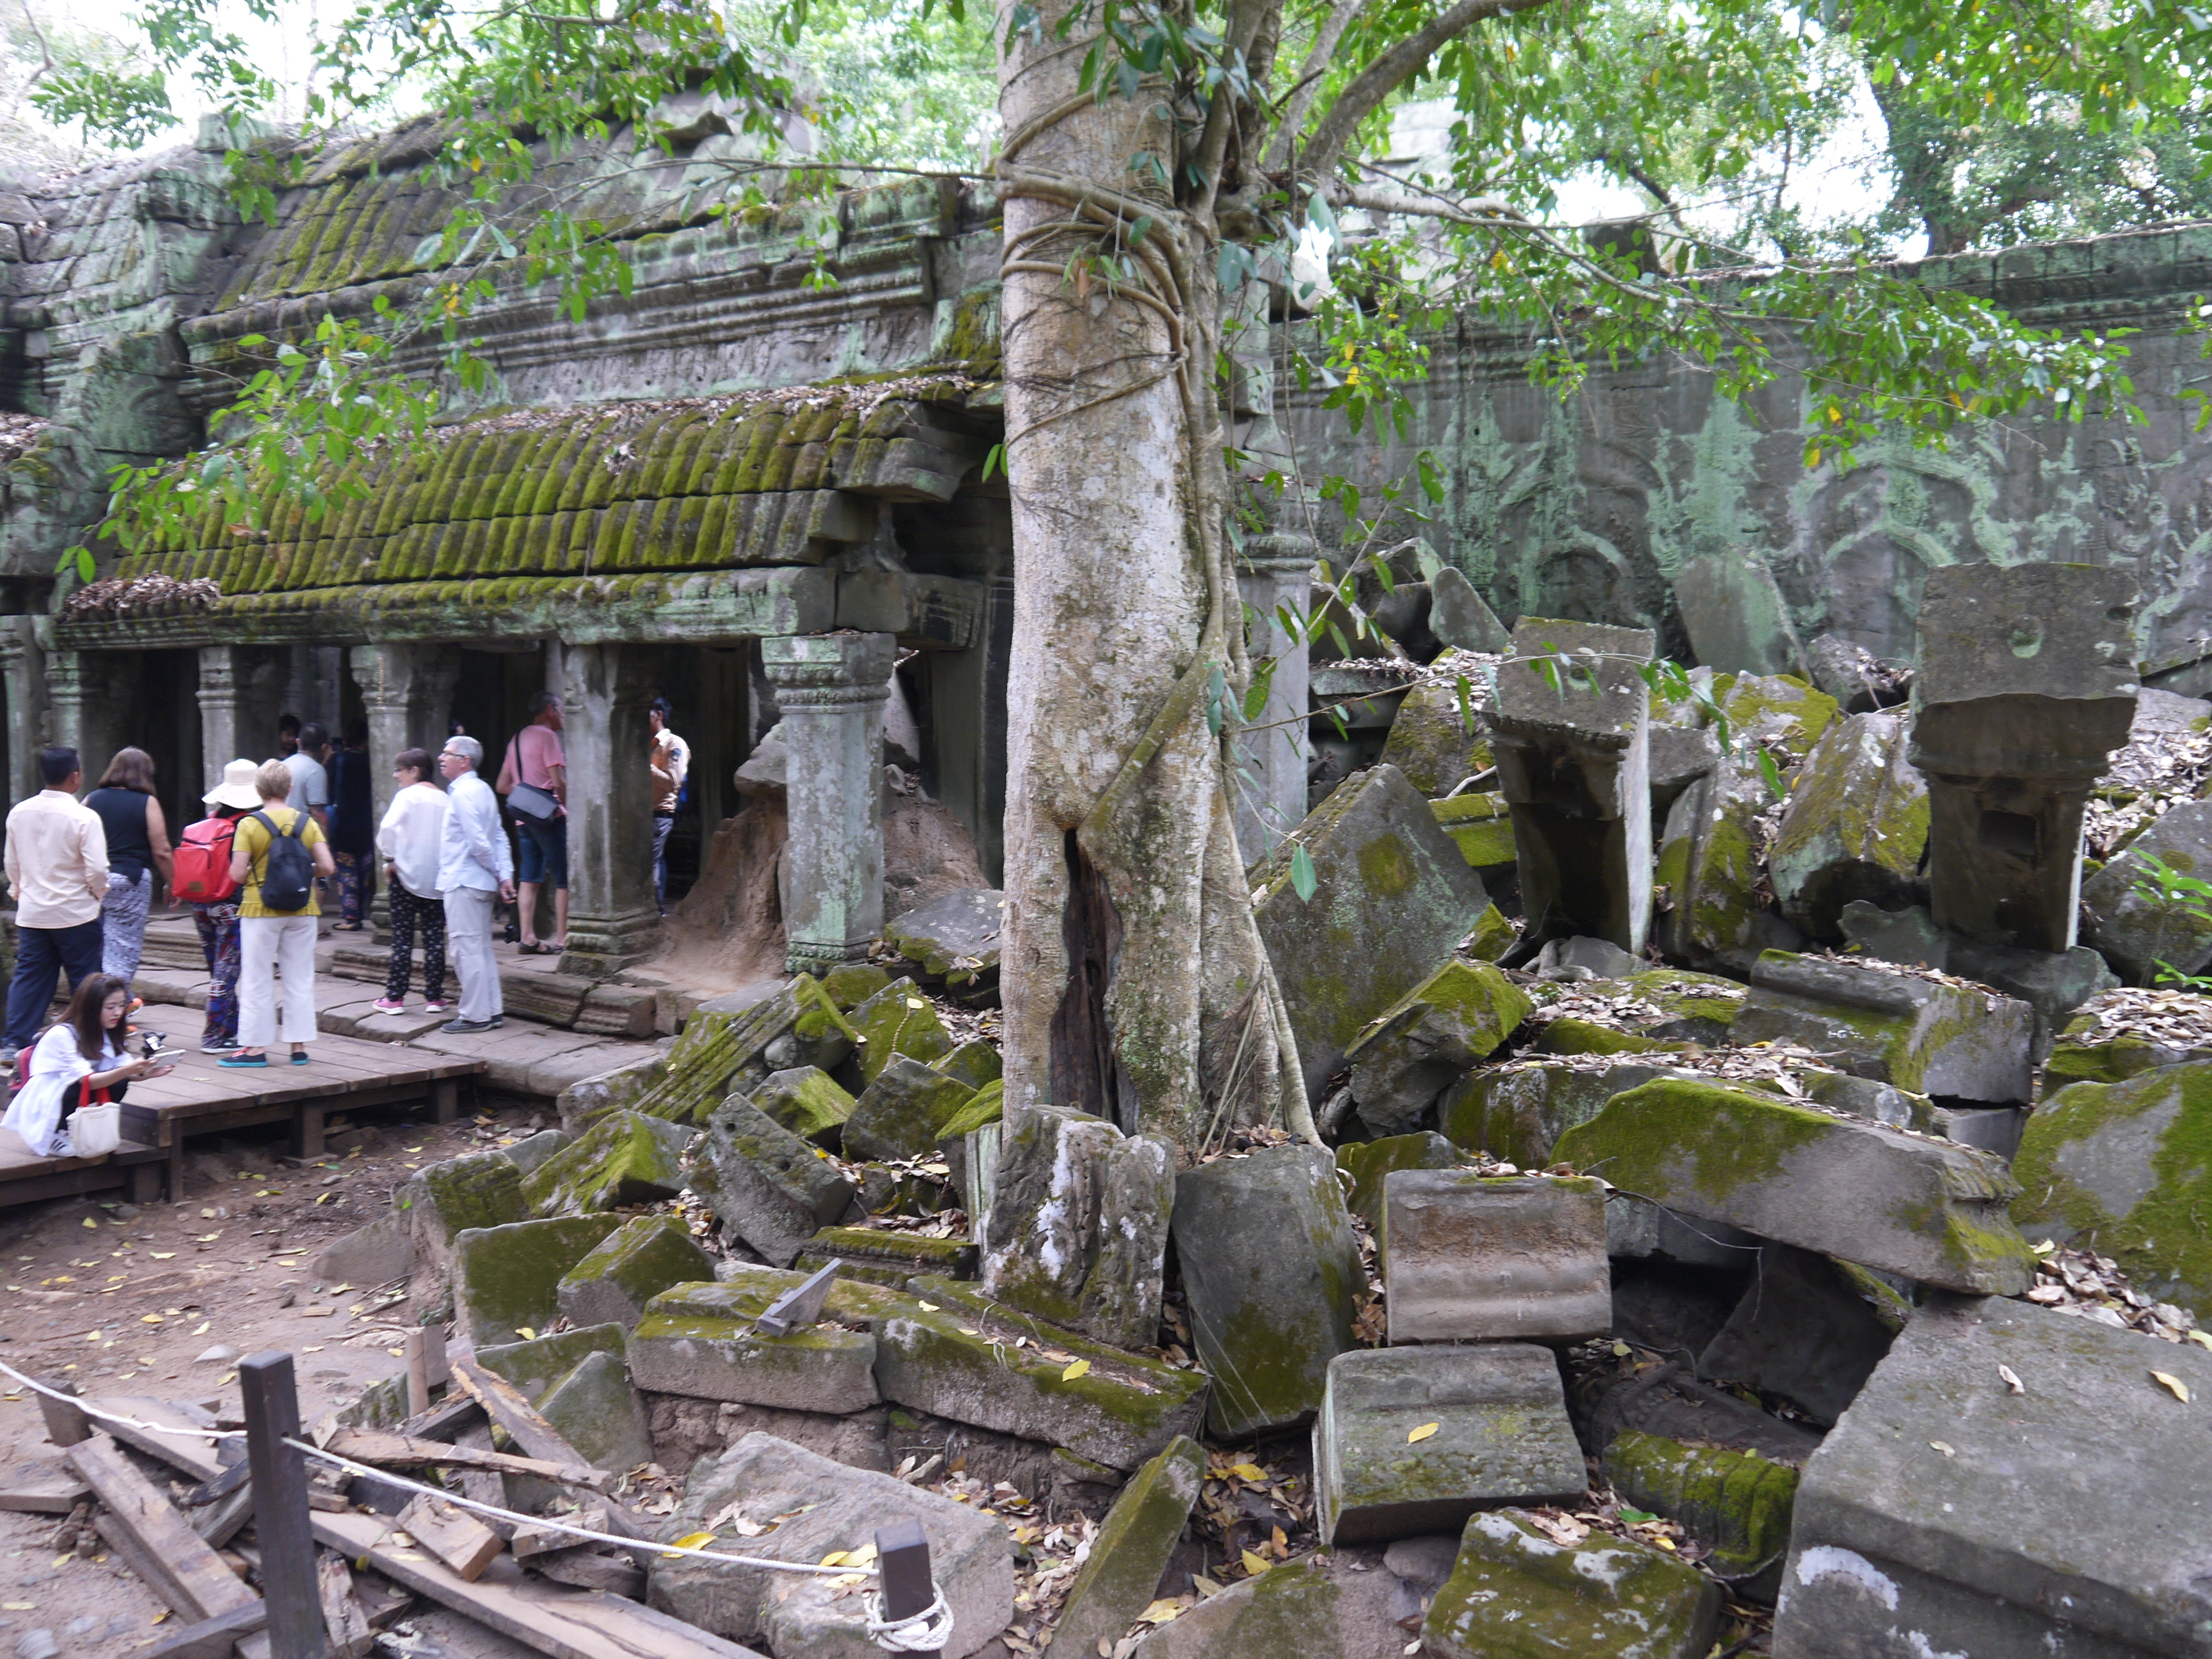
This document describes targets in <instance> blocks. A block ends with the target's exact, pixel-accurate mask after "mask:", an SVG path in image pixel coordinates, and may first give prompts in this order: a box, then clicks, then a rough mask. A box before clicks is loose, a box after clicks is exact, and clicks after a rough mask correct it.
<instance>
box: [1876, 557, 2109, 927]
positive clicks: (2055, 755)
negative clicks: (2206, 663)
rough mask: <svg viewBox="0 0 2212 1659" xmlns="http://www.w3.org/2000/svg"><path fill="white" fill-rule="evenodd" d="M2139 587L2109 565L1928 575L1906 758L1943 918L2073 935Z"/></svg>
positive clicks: (1966, 568) (1962, 568)
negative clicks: (1925, 813) (2089, 819)
mask: <svg viewBox="0 0 2212 1659" xmlns="http://www.w3.org/2000/svg"><path fill="white" fill-rule="evenodd" d="M2140 598H2141V596H2140V594H2139V593H2138V592H2137V589H2136V579H2135V578H2134V576H2132V575H2131V574H2129V573H2128V572H2127V571H2125V570H2123V569H2119V568H2114V567H2109V566H2093V565H2079V564H2044V563H2030V564H2018V565H2009V566H2007V565H1995V564H1958V565H1946V566H1943V567H1941V568H1937V569H1934V570H1930V571H1929V573H1928V577H1927V582H1926V585H1925V586H1924V588H1923V592H1922V595H1921V602H1920V652H1919V659H1918V664H1917V668H1916V670H1915V673H1914V679H1913V689H1912V702H1913V711H1914V713H1913V722H1912V744H1911V762H1912V764H1913V765H1914V766H1916V767H1917V768H1918V769H1919V770H1920V773H1921V775H1923V777H1925V778H1926V779H1927V781H1928V791H1929V830H1928V891H1929V907H1928V908H1929V913H1930V914H1931V915H1933V916H1934V917H1935V919H1936V926H1937V927H1942V928H1946V929H1948V930H1949V931H1951V932H1954V933H1964V934H1966V936H1967V937H1969V938H1971V939H1980V940H1982V941H1984V943H1986V944H1990V945H2010V946H2014V947H2016V948H2020V949H2025V950H2031V951H2064V950H2067V949H2068V948H2069V947H2070V946H2071V945H2073V944H2074V943H2075V925H2076V922H2077V920H2078V918H2079V915H2080V911H2081V898H2082V896H2083V894H2082V890H2081V824H2082V815H2083V812H2084V810H2085V809H2086V807H2087V804H2088V799H2089V794H2090V792H2091V791H2092V790H2093V789H2094V788H2095V787H2096V786H2097V781H2098V780H2099V779H2100V778H2101V777H2102V776H2103V775H2104V774H2105V771H2106V766H2107V764H2108V763H2109V761H2110V758H2111V755H2112V750H2115V749H2118V748H2120V747H2121V746H2122V745H2123V744H2125V743H2126V742H2127V738H2128V731H2129V728H2130V726H2131V725H2132V723H2133V721H2134V718H2135V709H2136V641H2135V634H2134V623H2135V616H2136V606H2137V605H2138V604H2139V602H2140ZM2092 902H2094V901H2092Z"/></svg>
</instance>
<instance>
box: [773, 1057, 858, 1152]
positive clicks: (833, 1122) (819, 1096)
mask: <svg viewBox="0 0 2212 1659" xmlns="http://www.w3.org/2000/svg"><path fill="white" fill-rule="evenodd" d="M750 1098H751V1100H752V1103H753V1104H754V1105H756V1106H757V1107H759V1108H760V1109H761V1110H763V1112H766V1113H767V1114H768V1115H769V1116H770V1117H772V1118H774V1119H775V1121H777V1122H778V1123H781V1125H783V1127H785V1128H787V1129H788V1130H790V1131H791V1132H792V1133H793V1134H795V1135H798V1136H799V1137H801V1138H802V1139H806V1140H811V1141H812V1142H814V1144H815V1145H816V1146H836V1144H838V1139H839V1137H840V1136H842V1134H843V1133H844V1130H845V1120H846V1119H847V1118H848V1117H850V1116H852V1115H853V1097H852V1096H850V1095H848V1094H847V1093H846V1092H845V1091H844V1090H843V1089H842V1088H841V1087H840V1086H839V1085H838V1083H837V1079H835V1078H833V1077H831V1076H830V1075H829V1073H827V1072H825V1071H823V1069H822V1068H821V1067H820V1066H793V1067H792V1068H791V1069H790V1070H789V1071H787V1072H771V1073H769V1076H768V1081H766V1082H765V1083H763V1084H762V1085H760V1086H759V1087H758V1088H757V1089H756V1090H754V1091H752V1094H751V1096H750Z"/></svg>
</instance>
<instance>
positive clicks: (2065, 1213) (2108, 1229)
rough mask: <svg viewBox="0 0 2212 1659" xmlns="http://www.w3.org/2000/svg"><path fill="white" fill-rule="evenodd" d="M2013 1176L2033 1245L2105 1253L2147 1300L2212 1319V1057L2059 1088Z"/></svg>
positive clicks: (2033, 1127)
mask: <svg viewBox="0 0 2212 1659" xmlns="http://www.w3.org/2000/svg"><path fill="white" fill-rule="evenodd" d="M2013 1170H2014V1172H2015V1174H2016V1175H2017V1176H2019V1177H2020V1182H2021V1187H2022V1188H2023V1189H2024V1191H2023V1194H2022V1196H2021V1199H2020V1200H2019V1201H2018V1202H2017V1203H2016V1204H2015V1205H2014V1206H2013V1213H2014V1215H2015V1217H2016V1218H2018V1219H2019V1221H2020V1224H2021V1231H2024V1232H2025V1233H2026V1234H2027V1236H2028V1237H2030V1238H2039V1239H2043V1238H2047V1239H2056V1240H2057V1241H2059V1242H2061V1243H2079V1244H2081V1245H2082V1246H2084V1247H2085V1248H2087V1249H2094V1250H2097V1251H2099V1252H2100V1253H2101V1254H2103V1255H2109V1256H2111V1257H2112V1259H2113V1260H2115V1261H2118V1263H2119V1264H2120V1266H2121V1267H2124V1268H2125V1269H2126V1270H2127V1272H2128V1274H2129V1276H2130V1278H2131V1279H2133V1280H2134V1281H2135V1284H2136V1287H2137V1288H2138V1289H2139V1290H2141V1291H2142V1292H2143V1293H2144V1294H2145V1295H2147V1296H2151V1297H2157V1298H2159V1299H2160V1300H2165V1301H2172V1302H2178V1303H2179V1304H2182V1305H2183V1306H2184V1307H2186V1308H2189V1309H2191V1310H2194V1311H2196V1312H2197V1313H2199V1314H2200V1315H2202V1314H2212V1231H2208V1229H2207V1226H2206V1218H2207V1217H2208V1216H2212V1060H2199V1061H2196V1062H2193V1063H2191V1064H2190V1065H2186V1066H2165V1067H2161V1068H2160V1069H2159V1070H2157V1071H2152V1072H2145V1073H2142V1074H2140V1075H2139V1076H2136V1077H2132V1078H2129V1079H2126V1080H2125V1081H2124V1082H2119V1083H2112V1084H2100V1083H2076V1084H2072V1085H2069V1086H2068V1087H2066V1088H2063V1089H2061V1090H2059V1091H2058V1092H2057V1094H2055V1095H2052V1096H2051V1097H2049V1098H2048V1099H2046V1100H2045V1102H2044V1103H2043V1104H2042V1106H2041V1107H2039V1109H2037V1110H2036V1112H2035V1113H2034V1115H2033V1116H2031V1117H2030V1118H2029V1119H2028V1120H2027V1130H2026V1132H2025V1133H2023V1134H2022V1135H2021V1145H2020V1152H2019V1155H2018V1156H2017V1157H2016V1158H2015V1159H2014V1160H2013Z"/></svg>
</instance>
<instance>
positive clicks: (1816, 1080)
mask: <svg viewBox="0 0 2212 1659" xmlns="http://www.w3.org/2000/svg"><path fill="white" fill-rule="evenodd" d="M1796 1079H1797V1086H1798V1087H1799V1088H1801V1089H1802V1090H1803V1091H1804V1092H1805V1098H1806V1099H1808V1100H1809V1101H1811V1102H1813V1103H1814V1104H1815V1105H1816V1106H1829V1107H1832V1108H1834V1109H1836V1110H1837V1111H1839V1112H1850V1113H1854V1114H1856V1115H1858V1116H1860V1117H1870V1118H1872V1119H1873V1120H1874V1121H1875V1122H1877V1123H1887V1124H1888V1125H1890V1126H1891V1127H1893V1128H1898V1129H1917V1130H1919V1131H1920V1133H1923V1134H1924V1135H1934V1134H1942V1133H1943V1130H1942V1123H1941V1121H1940V1115H1939V1112H1938V1109H1937V1108H1936V1104H1935V1103H1934V1102H1933V1101H1931V1100H1929V1098H1928V1097H1927V1096H1925V1095H1917V1094H1913V1093H1911V1092H1910V1091H1906V1090H1904V1089H1900V1088H1899V1087H1898V1086H1897V1085H1895V1084H1892V1083H1879V1082H1876V1081H1875V1079H1872V1078H1869V1077H1853V1076H1851V1075H1850V1073H1848V1072H1829V1071H1820V1070H1806V1071H1802V1072H1799V1073H1796ZM1945 1139H1952V1137H1949V1136H1946V1137H1945Z"/></svg>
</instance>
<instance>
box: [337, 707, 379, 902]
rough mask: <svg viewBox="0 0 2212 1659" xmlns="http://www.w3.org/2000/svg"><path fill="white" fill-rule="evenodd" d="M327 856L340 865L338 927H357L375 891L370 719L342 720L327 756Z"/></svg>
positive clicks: (374, 818) (374, 819) (374, 817)
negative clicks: (342, 729)
mask: <svg viewBox="0 0 2212 1659" xmlns="http://www.w3.org/2000/svg"><path fill="white" fill-rule="evenodd" d="M330 784H331V860H332V861H333V862H334V863H336V864H337V871H338V881H337V886H338V923H337V929H336V931H337V932H338V933H359V932H361V930H362V927H365V926H366V925H367V924H366V923H365V922H364V921H362V918H363V917H364V916H365V915H368V902H369V900H370V899H371V898H372V897H373V896H374V895H375V892H376V804H375V799H374V794H375V792H374V790H373V789H371V788H370V787H369V770H368V721H367V720H362V719H360V718H359V717H356V718H355V719H353V720H348V721H347V722H346V726H345V738H344V741H343V743H341V744H339V746H338V748H337V751H336V752H335V753H333V754H332V755H331V764H330Z"/></svg>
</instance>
